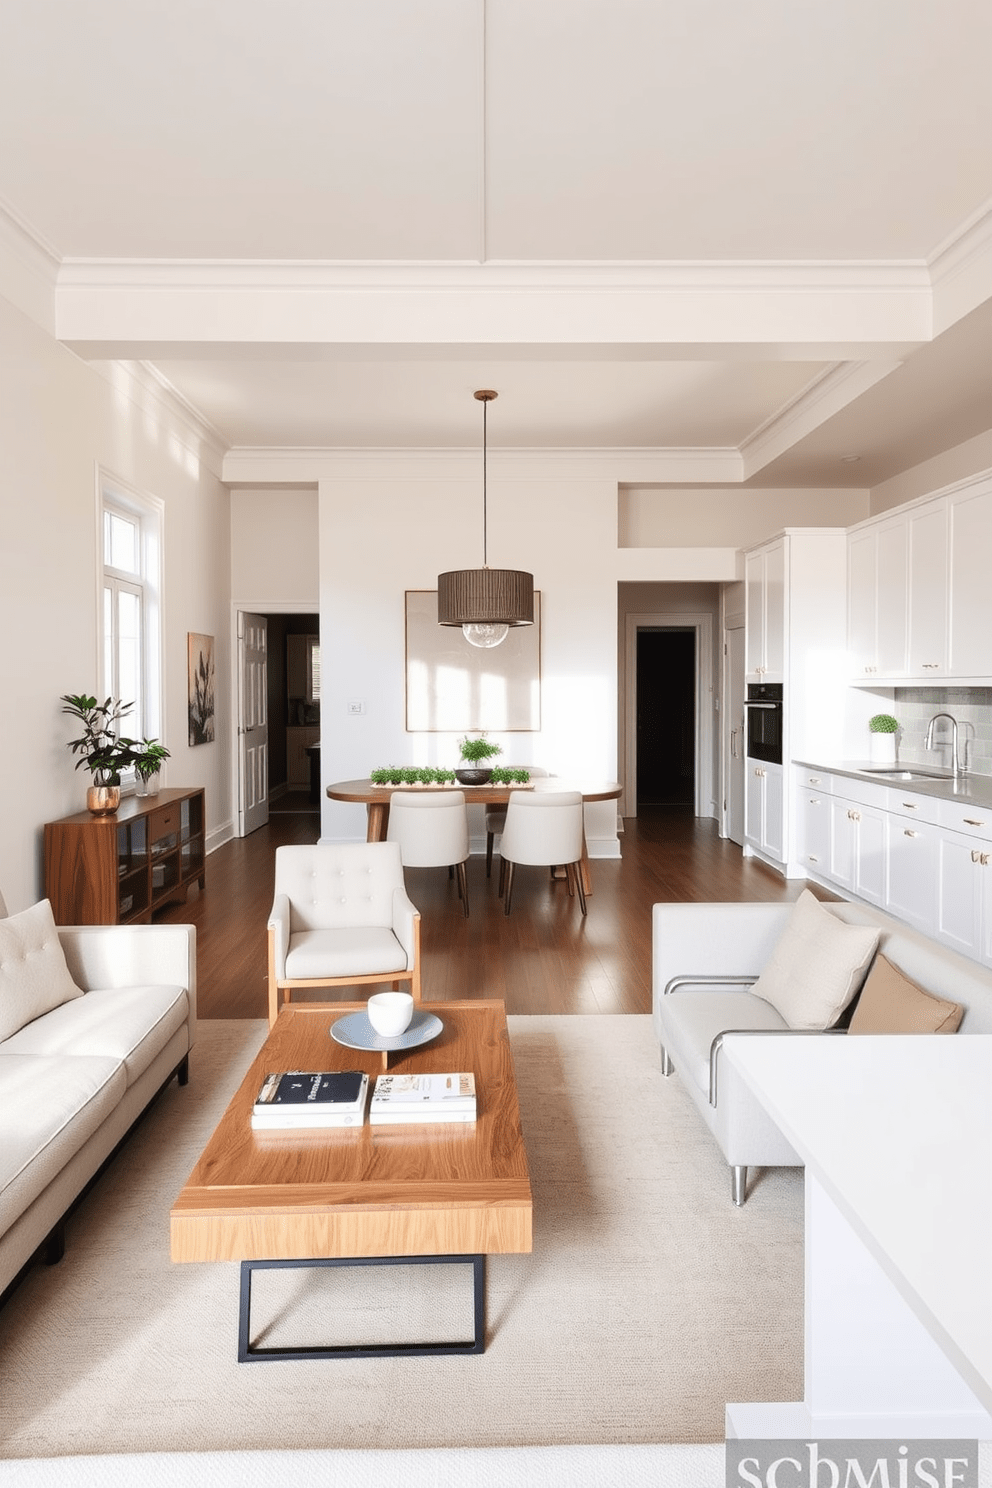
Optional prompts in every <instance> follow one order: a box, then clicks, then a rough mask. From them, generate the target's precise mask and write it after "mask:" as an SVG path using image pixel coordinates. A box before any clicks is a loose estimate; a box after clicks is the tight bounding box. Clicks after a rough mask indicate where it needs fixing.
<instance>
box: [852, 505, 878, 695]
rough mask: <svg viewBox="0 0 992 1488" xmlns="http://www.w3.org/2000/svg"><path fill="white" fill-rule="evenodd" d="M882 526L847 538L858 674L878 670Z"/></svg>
mask: <svg viewBox="0 0 992 1488" xmlns="http://www.w3.org/2000/svg"><path fill="white" fill-rule="evenodd" d="M877 566H878V528H877V527H862V528H859V530H858V531H857V532H852V533H851V535H850V536H849V537H848V539H847V650H848V656H849V658H850V663H851V674H852V676H854V677H870V676H873V675H874V674H875V672H876V671H877V670H878V572H877Z"/></svg>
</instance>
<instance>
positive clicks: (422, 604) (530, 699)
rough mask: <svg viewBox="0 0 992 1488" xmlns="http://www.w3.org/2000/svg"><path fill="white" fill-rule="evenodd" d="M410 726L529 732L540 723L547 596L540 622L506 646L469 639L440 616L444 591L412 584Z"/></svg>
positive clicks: (537, 606)
mask: <svg viewBox="0 0 992 1488" xmlns="http://www.w3.org/2000/svg"><path fill="white" fill-rule="evenodd" d="M406 727H407V731H408V732H409V733H459V734H461V733H464V732H465V731H466V729H471V730H473V731H474V730H477V729H486V730H488V731H489V732H491V733H523V732H528V731H533V730H537V729H539V728H540V727H541V595H540V592H539V591H537V590H535V592H534V624H533V625H519V626H516V627H514V629H512V630H511V631H510V633H509V634H508V636H507V637H506V640H505V641H503V643H502V644H501V645H499V646H493V647H491V648H490V649H489V650H483V649H480V648H479V647H478V646H470V645H469V643H468V641H467V640H466V639H465V637H464V636H463V635H462V633H461V631H460V630H459V629H458V628H457V627H455V626H450V625H438V623H437V590H436V589H408V590H407V591H406Z"/></svg>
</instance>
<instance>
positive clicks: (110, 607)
mask: <svg viewBox="0 0 992 1488" xmlns="http://www.w3.org/2000/svg"><path fill="white" fill-rule="evenodd" d="M103 685H104V687H105V688H106V690H107V692H108V693H114V695H115V696H116V693H115V692H114V689H115V688H116V686H117V682H116V677H115V668H114V591H113V590H112V589H110V588H108V587H105V588H104V591H103Z"/></svg>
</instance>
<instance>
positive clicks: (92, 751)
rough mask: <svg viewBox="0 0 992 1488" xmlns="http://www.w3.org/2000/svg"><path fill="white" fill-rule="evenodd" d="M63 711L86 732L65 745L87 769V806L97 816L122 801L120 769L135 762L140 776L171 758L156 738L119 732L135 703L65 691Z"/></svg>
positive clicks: (145, 776)
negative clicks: (88, 777) (90, 782)
mask: <svg viewBox="0 0 992 1488" xmlns="http://www.w3.org/2000/svg"><path fill="white" fill-rule="evenodd" d="M59 701H60V702H62V703H64V704H65V706H64V707H63V709H62V712H63V713H68V714H69V716H70V717H71V718H78V720H79V721H80V723H81V724H82V725H83V732H82V733H81V734H80V736H79V738H78V739H70V740H69V741H68V743H67V745H66V748H67V749H70V750H71V751H72V753H73V754H78V755H79V759H78V760H77V762H76V769H77V770H81V769H87V770H89V772H90V774H91V775H92V776H93V784H92V785H91V786H90V787H89V788H88V790H87V792H86V806H87V809H88V810H89V811H91V812H92V813H93V815H94V816H107V815H109V814H110V813H111V812H113V811H116V810H117V808H118V806H119V805H120V803H121V772H122V771H123V770H127V769H129V768H130V767H131V766H134V769H135V771H136V773H137V774H138V776H139V778H140V779H142V780H144V779H147V778H149V777H150V776H151V775H153V774H154V773H155V772H156V771H157V770H158V769H159V767H160V766H161V763H162V761H163V760H164V759H168V757H169V751H168V750H167V749H166V748H165V745H164V744H159V743H158V742H157V741H156V740H155V739H143V740H136V739H129V738H127V737H126V736H125V735H124V734H121V733H119V732H118V731H119V729H120V723H121V719H122V718H124V717H125V716H126V714H128V713H130V711H131V709H132V708H133V707H134V704H133V703H122V702H121V700H120V699H119V698H110V697H108V698H104V700H103V702H102V703H98V702H97V700H96V698H95V697H91V696H90V695H89V694H88V693H85V692H80V693H71V692H67V693H63V695H62V697H61V698H60V700H59Z"/></svg>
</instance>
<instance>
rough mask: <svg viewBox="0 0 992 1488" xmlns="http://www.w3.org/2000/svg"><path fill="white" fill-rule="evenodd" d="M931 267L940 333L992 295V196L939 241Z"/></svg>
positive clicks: (934, 304)
mask: <svg viewBox="0 0 992 1488" xmlns="http://www.w3.org/2000/svg"><path fill="white" fill-rule="evenodd" d="M928 267H929V270H930V278H931V281H932V284H933V306H934V311H933V319H934V327H933V333H934V335H935V336H936V335H939V334H940V332H941V331H946V330H947V329H948V327H949V326H951V325H953V324H954V322H955V321H957V320H960V319H961V318H962V316H964V315H967V314H968V313H969V311H971V310H975V309H977V307H978V306H979V305H981V304H984V303H985V301H986V300H988V299H992V198H990V199H989V200H988V201H987V202H984V203H983V205H982V206H981V207H979V208H978V210H977V211H976V212H973V213H972V215H971V216H970V217H969V218H967V219H966V221H964V222H963V223H961V225H960V227H958V228H957V229H956V230H955V231H954V232H953V233H952V234H951V236H950V237H948V238H945V239H944V241H943V243H940V244H938V246H937V247H936V248H935V249H934V251H933V253H932V254H931V255H930V258H929V259H928Z"/></svg>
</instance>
